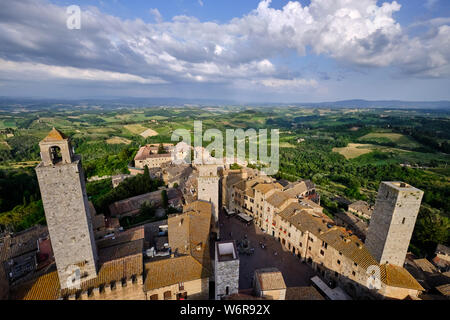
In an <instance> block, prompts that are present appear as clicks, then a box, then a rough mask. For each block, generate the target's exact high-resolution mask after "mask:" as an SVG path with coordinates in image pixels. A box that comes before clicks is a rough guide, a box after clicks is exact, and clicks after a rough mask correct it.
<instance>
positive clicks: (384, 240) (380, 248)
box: [365, 182, 423, 267]
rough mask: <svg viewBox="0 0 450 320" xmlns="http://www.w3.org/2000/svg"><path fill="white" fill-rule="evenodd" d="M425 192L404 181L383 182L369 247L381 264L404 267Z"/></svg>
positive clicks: (376, 206)
mask: <svg viewBox="0 0 450 320" xmlns="http://www.w3.org/2000/svg"><path fill="white" fill-rule="evenodd" d="M422 196H423V191H421V190H419V189H416V188H414V187H412V186H410V185H408V184H406V183H403V182H382V183H381V184H380V188H379V190H378V196H377V200H376V203H375V209H374V212H373V213H372V218H371V220H370V226H369V231H368V234H367V238H366V243H365V245H366V247H367V249H368V250H369V252H370V253H371V254H372V255H373V257H374V258H375V260H377V261H378V262H379V263H380V264H384V263H390V264H393V265H397V266H400V267H403V264H404V262H405V257H406V253H407V251H408V246H409V242H410V240H411V236H412V233H413V231H414V225H415V223H416V218H417V214H418V213H419V209H420V203H421V201H422Z"/></svg>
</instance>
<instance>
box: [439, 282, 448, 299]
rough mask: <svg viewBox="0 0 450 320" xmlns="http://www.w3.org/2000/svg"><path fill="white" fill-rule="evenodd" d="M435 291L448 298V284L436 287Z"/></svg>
mask: <svg viewBox="0 0 450 320" xmlns="http://www.w3.org/2000/svg"><path fill="white" fill-rule="evenodd" d="M436 290H437V291H439V292H440V293H441V294H442V295H444V296H447V297H449V296H450V283H447V284H443V285H440V286H437V287H436Z"/></svg>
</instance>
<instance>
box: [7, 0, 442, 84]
mask: <svg viewBox="0 0 450 320" xmlns="http://www.w3.org/2000/svg"><path fill="white" fill-rule="evenodd" d="M0 5H1V7H2V10H1V11H0V43H1V44H2V45H1V47H0V59H2V60H0V65H2V66H0V67H3V69H5V68H9V67H8V66H10V65H11V63H13V64H16V66H17V68H18V71H17V75H24V76H25V77H26V78H27V79H30V78H35V79H39V76H40V75H45V76H48V77H55V78H58V77H63V78H66V79H68V78H70V77H73V78H77V79H84V80H85V81H93V80H95V79H97V80H98V81H116V82H120V81H123V82H129V83H132V82H137V83H147V84H149V85H150V84H159V83H170V84H174V85H175V84H196V83H214V84H224V85H227V86H238V85H242V83H247V85H249V86H250V85H254V86H263V87H266V88H277V89H281V88H283V87H284V88H287V89H292V88H300V87H308V88H311V89H314V88H318V87H320V85H321V83H320V82H319V80H320V81H322V77H321V76H320V75H318V76H317V79H314V77H304V76H301V75H300V76H299V75H293V72H294V71H292V70H290V68H289V67H286V66H283V65H280V62H278V63H275V61H277V57H279V56H280V55H282V54H284V53H291V52H296V54H297V56H298V57H300V58H301V57H302V56H305V55H307V54H309V55H311V54H312V55H323V56H325V57H330V58H332V59H334V60H336V61H338V62H339V63H340V64H341V65H343V66H346V67H348V68H354V69H358V68H380V67H394V68H395V69H396V70H398V71H397V72H398V73H399V74H401V75H407V76H408V77H435V78H439V77H448V76H449V75H450V68H449V64H450V44H449V41H450V40H449V39H450V30H449V28H450V27H449V25H448V19H447V18H441V20H436V19H433V20H430V22H429V23H428V24H426V32H425V33H423V34H421V35H416V36H414V37H411V36H409V35H408V33H407V32H406V31H405V30H404V29H403V28H402V26H401V25H400V24H399V23H398V22H397V21H396V20H395V18H394V14H395V13H396V12H398V11H399V10H401V5H400V4H398V3H397V2H396V1H393V2H383V3H380V4H379V5H378V2H377V1H376V0H311V3H310V4H309V5H308V6H302V5H301V3H299V2H296V1H291V2H288V3H287V4H286V5H285V6H284V7H282V8H281V9H275V8H272V7H271V6H270V5H271V1H269V0H264V1H261V2H260V3H259V5H258V7H257V8H256V9H255V10H253V11H251V12H249V13H248V14H247V15H245V16H242V17H237V18H234V19H232V20H231V21H229V22H227V23H218V22H213V21H206V22H201V21H199V20H198V19H197V18H195V17H188V16H176V17H173V18H172V19H171V20H170V21H164V20H163V19H162V16H161V13H160V12H159V10H158V9H151V10H150V13H151V14H152V15H153V16H154V18H155V23H146V22H144V21H142V20H140V19H135V20H126V19H121V18H118V17H114V16H111V15H108V14H106V13H103V12H101V11H100V10H99V9H98V8H96V7H83V10H82V16H81V18H82V28H81V30H68V29H67V28H66V27H65V26H66V17H67V16H66V12H65V8H64V7H60V6H57V5H54V4H51V3H50V2H48V1H45V0H22V1H8V0H0ZM433 21H434V22H433ZM46 68H47V69H48V70H47V71H45V69H46ZM0 70H2V69H1V68H0ZM12 73H14V70H12V69H11V68H9V69H8V74H9V75H11V74H12ZM286 79H290V80H286Z"/></svg>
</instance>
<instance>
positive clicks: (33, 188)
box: [0, 168, 41, 212]
mask: <svg viewBox="0 0 450 320" xmlns="http://www.w3.org/2000/svg"><path fill="white" fill-rule="evenodd" d="M40 198H41V193H40V191H39V184H38V181H37V177H36V172H35V171H34V168H24V169H10V170H0V212H4V211H9V210H12V209H13V208H14V207H16V206H18V205H27V204H29V203H31V202H33V201H35V200H39V199H40Z"/></svg>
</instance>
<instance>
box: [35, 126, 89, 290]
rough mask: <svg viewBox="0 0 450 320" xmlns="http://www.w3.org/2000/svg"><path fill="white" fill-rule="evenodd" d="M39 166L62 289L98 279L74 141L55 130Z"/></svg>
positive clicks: (45, 144)
mask: <svg viewBox="0 0 450 320" xmlns="http://www.w3.org/2000/svg"><path fill="white" fill-rule="evenodd" d="M39 146H40V149H41V158H42V162H41V163H40V164H39V165H38V166H37V167H36V173H37V177H38V181H39V188H40V190H41V195H42V202H43V205H44V210H45V217H46V219H47V224H48V230H49V233H50V239H51V242H52V248H53V252H54V255H55V260H56V267H57V269H58V276H59V281H60V284H61V289H65V288H72V287H76V286H77V285H78V284H79V283H81V282H84V281H87V280H90V279H92V278H95V277H96V276H97V260H98V258H97V247H96V244H95V238H94V233H93V229H92V219H91V214H90V212H89V205H88V199H87V194H86V185H85V182H84V173H83V169H82V167H81V158H80V157H79V156H77V155H74V154H73V150H72V147H71V144H70V139H69V138H67V137H66V136H65V135H64V134H63V133H61V132H60V131H58V130H56V129H55V128H53V130H52V131H51V132H50V133H49V134H48V136H47V137H46V138H45V139H44V140H42V141H41V142H40V143H39Z"/></svg>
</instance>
